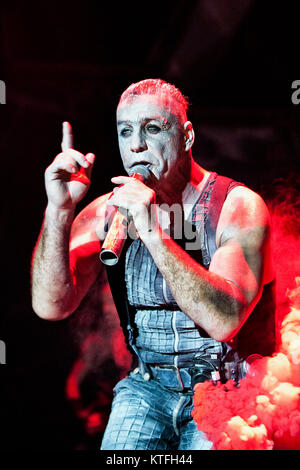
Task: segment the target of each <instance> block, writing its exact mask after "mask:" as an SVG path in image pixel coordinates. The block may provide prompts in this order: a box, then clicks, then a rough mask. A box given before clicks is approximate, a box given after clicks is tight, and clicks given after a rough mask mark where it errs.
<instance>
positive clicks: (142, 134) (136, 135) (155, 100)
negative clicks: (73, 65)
mask: <svg viewBox="0 0 300 470" xmlns="http://www.w3.org/2000/svg"><path fill="white" fill-rule="evenodd" d="M179 116H180V113H179V110H178V105H177V104H176V102H175V101H174V100H173V99H172V98H171V100H170V99H168V97H166V96H165V95H139V96H135V97H133V98H129V99H126V100H125V101H123V102H121V103H120V104H119V106H118V109H117V129H118V140H119V148H120V154H121V158H122V161H123V165H124V168H125V170H126V172H127V173H130V171H132V168H133V167H134V165H136V164H138V163H140V164H144V165H146V166H148V167H149V168H150V170H151V171H152V173H153V174H154V176H155V177H156V178H157V180H158V184H159V185H160V183H162V182H165V181H168V182H170V181H172V182H173V183H175V184H176V179H177V176H176V175H177V173H178V171H179V167H180V165H182V159H183V158H185V159H186V142H185V134H184V122H182V119H180V117H179Z"/></svg>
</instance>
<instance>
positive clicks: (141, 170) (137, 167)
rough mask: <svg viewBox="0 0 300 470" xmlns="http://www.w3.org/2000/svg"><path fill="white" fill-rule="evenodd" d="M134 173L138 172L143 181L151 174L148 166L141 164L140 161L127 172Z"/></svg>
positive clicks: (130, 174)
mask: <svg viewBox="0 0 300 470" xmlns="http://www.w3.org/2000/svg"><path fill="white" fill-rule="evenodd" d="M134 173H138V174H139V175H141V176H142V178H143V181H144V182H145V181H147V180H148V179H149V178H150V176H151V172H150V170H149V168H147V167H146V166H145V165H142V164H140V163H139V164H137V165H134V167H133V168H131V170H130V172H129V176H132V175H133V174H134Z"/></svg>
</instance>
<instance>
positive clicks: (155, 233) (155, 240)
mask: <svg viewBox="0 0 300 470" xmlns="http://www.w3.org/2000/svg"><path fill="white" fill-rule="evenodd" d="M165 235H166V234H165V233H164V232H163V231H162V229H161V227H160V225H158V224H157V226H156V227H155V228H151V229H148V230H144V231H143V232H142V233H140V232H139V236H140V239H141V240H142V242H143V243H144V244H145V245H146V246H147V248H148V249H149V250H151V248H152V247H155V246H157V245H158V244H160V243H161V242H162V240H163V238H164V236H165ZM166 236H167V235H166Z"/></svg>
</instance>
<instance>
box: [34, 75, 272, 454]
mask: <svg viewBox="0 0 300 470" xmlns="http://www.w3.org/2000/svg"><path fill="white" fill-rule="evenodd" d="M187 109H188V102H187V99H186V98H185V97H184V96H183V95H182V93H181V92H180V91H179V90H178V89H177V88H175V86H174V85H171V84H169V83H166V82H165V81H163V80H160V79H147V80H143V81H141V82H138V83H135V84H132V85H130V86H129V87H128V88H127V90H125V91H124V93H123V94H122V96H121V98H120V101H119V104H118V107H117V132H118V142H119V149H120V155H121V158H122V162H123V165H124V169H125V171H126V173H127V175H128V176H116V177H114V178H112V182H113V183H114V184H115V185H116V188H115V189H114V190H113V192H112V193H110V194H106V195H102V196H100V197H99V198H97V199H96V200H95V201H93V202H92V203H91V204H89V205H88V206H87V207H86V208H85V209H83V210H82V211H81V212H80V213H79V215H77V217H76V218H75V220H74V211H75V208H76V204H77V203H78V202H79V201H80V200H82V198H83V197H84V195H85V194H86V192H87V190H88V188H89V185H90V180H91V172H92V168H93V163H94V159H95V156H94V155H93V154H91V153H88V154H87V155H83V154H82V153H80V152H79V151H77V150H75V149H73V140H72V134H71V127H70V125H69V124H68V123H64V126H63V141H62V152H61V153H60V154H59V155H57V156H56V158H55V159H54V161H53V163H51V164H50V166H49V167H48V168H47V170H46V172H45V186H46V192H47V197H48V205H47V208H46V211H45V217H44V222H43V226H42V230H41V233H40V236H39V238H38V242H37V245H36V248H35V250H34V254H33V260H32V304H33V309H34V310H35V312H36V313H37V315H39V316H40V317H41V318H44V319H47V320H60V319H63V318H66V317H67V316H69V315H71V314H72V312H74V310H75V309H76V308H77V307H78V305H79V303H80V302H81V300H82V299H83V297H84V296H85V294H86V293H87V291H88V289H89V287H90V286H91V284H92V283H93V282H94V281H95V279H96V277H97V275H98V274H99V272H100V270H101V269H103V267H104V263H103V262H102V261H101V260H100V259H99V255H100V252H101V246H103V245H104V244H105V243H106V241H107V238H106V237H107V236H108V233H109V228H108V226H109V224H110V223H111V221H112V220H115V217H116V210H118V212H117V213H119V214H122V215H124V214H125V215H126V217H127V219H126V220H127V222H126V225H127V227H128V233H127V235H126V234H125V238H126V240H125V241H124V243H122V244H121V245H122V246H121V249H120V250H119V252H118V254H117V262H115V261H113V262H112V263H106V264H107V266H106V269H107V274H108V279H109V282H110V286H111V290H112V294H113V296H114V300H115V303H116V307H117V309H118V312H119V315H120V318H121V324H122V326H123V327H124V332H125V335H126V338H127V342H128V345H129V348H130V349H131V351H132V353H133V357H134V358H135V359H136V367H135V368H134V369H133V370H132V371H131V372H130V373H129V375H128V377H126V378H125V379H123V380H121V381H120V382H119V383H118V384H117V385H116V387H115V389H114V392H115V395H114V400H113V403H112V410H111V415H110V419H109V422H108V425H107V429H106V431H105V434H104V437H103V440H102V444H101V448H102V449H104V450H105V449H106V450H112V449H119V450H125V449H127V450H135V449H139V450H146V449H147V450H163V449H166V450H174V449H181V450H193V449H211V448H212V443H211V442H209V441H208V440H207V438H206V436H205V435H204V433H203V432H202V431H201V430H197V427H196V423H195V422H194V421H193V419H192V416H191V411H192V408H193V387H194V385H195V384H196V383H197V382H202V381H204V380H212V381H213V382H215V383H217V382H218V381H223V382H224V381H226V380H228V379H229V378H231V379H233V380H235V381H236V382H238V381H239V380H240V378H241V377H243V375H244V374H245V370H247V367H248V364H249V363H250V359H249V356H250V355H253V354H260V355H266V354H271V353H272V352H273V349H274V315H273V309H272V306H273V281H274V275H273V268H272V261H271V259H272V257H271V246H270V221H269V214H268V210H267V208H266V205H265V203H264V201H263V200H262V198H261V197H260V196H259V195H258V194H257V193H255V192H253V191H252V190H251V189H249V188H247V187H246V186H245V185H244V184H242V183H239V182H236V181H233V180H231V179H229V178H225V177H222V176H220V175H217V174H216V173H215V172H212V171H207V170H205V169H204V168H202V167H201V166H200V165H199V164H197V163H196V161H195V160H194V158H193V156H192V146H193V143H194V138H195V135H194V128H193V125H192V123H191V122H190V121H189V120H188V118H187ZM138 165H142V167H143V168H146V173H145V174H144V176H143V175H142V176H141V177H140V178H139V177H132V176H131V175H132V174H134V173H135V174H140V173H139V172H138V171H136V170H137V169H138V167H137V166H138ZM129 229H130V230H129ZM178 229H181V230H178ZM130 231H131V234H135V236H133V235H132V236H129V232H130ZM110 236H111V234H110ZM120 236H121V234H120V232H119V231H118V230H114V235H113V238H112V240H113V243H114V241H117V240H118V238H119V237H120ZM110 243H111V242H110ZM110 246H111V245H110ZM104 258H105V257H104ZM114 259H115V258H114ZM105 261H106V260H105V259H104V262H105ZM109 264H111V265H109ZM267 304H268V306H267V307H266V305H267ZM103 328H105V325H103ZM252 357H253V356H252ZM247 358H248V359H247Z"/></svg>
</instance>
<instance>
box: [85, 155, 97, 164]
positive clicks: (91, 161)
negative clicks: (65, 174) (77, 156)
mask: <svg viewBox="0 0 300 470" xmlns="http://www.w3.org/2000/svg"><path fill="white" fill-rule="evenodd" d="M85 158H86V159H87V160H88V162H90V163H94V160H95V155H94V154H93V153H87V154H86V156H85Z"/></svg>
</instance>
